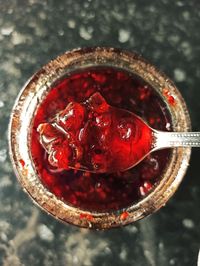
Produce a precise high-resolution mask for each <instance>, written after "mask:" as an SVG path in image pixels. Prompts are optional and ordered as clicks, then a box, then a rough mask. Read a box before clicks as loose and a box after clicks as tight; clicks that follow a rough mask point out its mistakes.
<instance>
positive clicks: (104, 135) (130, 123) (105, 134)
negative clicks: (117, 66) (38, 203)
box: [37, 92, 152, 173]
mask: <svg viewBox="0 0 200 266" xmlns="http://www.w3.org/2000/svg"><path fill="white" fill-rule="evenodd" d="M37 130H38V132H39V134H40V143H41V144H42V146H43V147H44V149H45V150H46V152H47V153H48V160H49V163H50V164H51V165H52V166H54V167H55V168H57V169H60V170H62V169H63V170H64V169H65V170H68V169H69V168H74V169H77V170H85V171H90V172H96V173H106V172H107V173H109V172H117V171H125V170H127V169H128V168H130V167H132V166H133V165H135V164H137V163H138V162H139V161H141V160H142V159H143V158H144V157H145V156H146V155H147V154H148V153H149V152H150V149H151V146H152V130H151V129H150V128H149V127H148V126H147V125H146V124H145V123H144V122H143V121H142V120H141V119H140V118H138V117H137V116H136V115H134V114H133V113H131V112H129V111H126V110H124V109H120V108H115V107H112V106H110V105H109V104H108V103H107V102H106V100H105V99H104V98H103V97H102V95H101V94H100V93H98V92H96V93H94V94H93V95H91V96H90V98H89V99H88V100H86V101H85V102H83V103H77V102H70V103H69V104H68V105H67V107H66V108H65V109H64V110H62V111H60V112H59V113H58V114H56V116H55V117H54V118H53V119H52V120H51V122H50V123H43V124H40V125H39V126H38V129H37Z"/></svg>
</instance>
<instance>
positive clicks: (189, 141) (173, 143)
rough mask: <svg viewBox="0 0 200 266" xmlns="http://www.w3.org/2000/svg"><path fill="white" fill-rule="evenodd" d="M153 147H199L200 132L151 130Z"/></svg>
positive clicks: (155, 148) (156, 148)
mask: <svg viewBox="0 0 200 266" xmlns="http://www.w3.org/2000/svg"><path fill="white" fill-rule="evenodd" d="M153 136H154V142H153V149H154V150H158V149H162V148H170V147H200V132H162V131H157V130H155V131H154V132H153Z"/></svg>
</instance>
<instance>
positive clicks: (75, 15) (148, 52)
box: [0, 0, 200, 266]
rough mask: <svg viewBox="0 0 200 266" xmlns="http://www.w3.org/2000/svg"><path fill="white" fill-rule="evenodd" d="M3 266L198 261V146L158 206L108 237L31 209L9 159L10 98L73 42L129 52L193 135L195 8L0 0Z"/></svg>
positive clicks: (199, 20) (199, 109) (199, 125)
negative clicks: (145, 65)
mask: <svg viewBox="0 0 200 266" xmlns="http://www.w3.org/2000/svg"><path fill="white" fill-rule="evenodd" d="M0 10H1V16H0V42H1V45H0V60H1V63H0V121H1V126H0V135H1V139H0V265H3V266H10V265H12V266H15V265H16V266H17V265H31V266H35V265H48V266H51V265H56V266H64V265H87V266H89V265H95V266H103V265H105V266H110V265H136V266H140V265H141V266H143V265H144V266H146V265H151V266H154V265H156V266H157V265H158V266H167V265H180V266H186V265H188V266H190V265H197V257H198V252H199V247H200V227H199V224H200V214H199V208H200V178H199V156H200V150H198V149H197V150H193V154H192V159H191V165H190V167H189V170H188V172H187V174H186V177H185V179H184V181H183V183H182V184H181V186H180V188H179V190H178V192H177V193H176V195H175V196H174V197H173V199H171V200H170V202H169V203H168V204H167V206H166V207H165V208H163V209H162V210H160V211H159V212H157V213H156V214H154V215H152V216H151V217H149V218H146V219H144V220H142V221H140V222H137V223H135V224H133V225H130V226H127V227H124V228H121V229H115V230H110V231H106V232H93V231H87V230H85V229H79V228H76V227H73V226H70V225H69V226H66V225H63V224H61V223H59V222H57V221H55V220H54V219H53V218H51V217H49V216H48V215H47V214H46V213H44V212H42V211H40V210H39V209H38V208H37V207H35V206H34V205H33V203H32V202H31V200H29V198H28V197H27V195H25V194H24V192H23V190H22V189H21V187H20V186H19V184H18V182H17V180H16V178H15V175H14V174H13V170H12V167H11V164H10V161H9V158H8V148H7V126H8V121H9V115H10V111H11V108H12V106H13V103H14V100H15V98H16V96H17V94H18V92H19V90H20V88H21V86H22V85H23V84H24V83H25V81H26V80H27V78H29V77H30V76H31V74H33V73H34V72H35V71H36V70H37V69H39V68H40V67H41V66H42V65H43V64H45V63H47V62H48V61H49V60H50V59H52V58H54V57H56V56H57V55H58V54H61V53H63V52H64V51H65V50H69V49H72V48H76V47H80V46H93V45H95V46H115V47H121V48H125V49H128V50H136V51H137V52H139V53H141V54H142V55H143V56H144V57H145V58H147V59H149V60H150V61H151V62H152V63H154V64H155V65H157V66H158V67H159V68H160V69H161V70H163V71H164V72H165V73H166V74H167V75H168V76H169V77H171V78H172V79H173V80H174V81H175V83H176V84H177V86H178V87H179V89H180V91H181V93H182V94H183V95H184V97H185V100H186V102H187V104H188V107H189V110H190V113H191V118H192V124H193V129H194V130H197V129H199V130H200V104H199V99H200V91H199V81H200V68H199V59H200V45H199V44H200V34H199V28H200V2H199V1H195V0H191V1H186V0H179V1H177V0H175V1H168V0H154V1H149V0H135V1H133V0H123V1H118V0H117V1H114V0H112V1H108V0H101V1H100V0H99V1H98V0H90V1H84V0H66V1H64V0H60V1H58V0H57V1H56V0H50V1H47V0H43V1H39V0H29V1H25V0H10V1H3V0H0Z"/></svg>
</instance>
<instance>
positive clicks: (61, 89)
mask: <svg viewBox="0 0 200 266" xmlns="http://www.w3.org/2000/svg"><path fill="white" fill-rule="evenodd" d="M96 93H98V94H99V93H100V95H101V96H102V98H103V99H105V103H106V105H105V106H104V107H106V106H107V104H109V105H110V106H112V107H116V108H122V109H125V110H127V111H130V112H133V113H135V114H137V115H138V116H140V117H142V118H143V119H144V120H145V121H146V122H147V123H148V124H149V125H150V126H151V127H153V128H155V129H159V130H164V131H166V130H171V124H170V123H171V120H170V115H169V112H168V110H167V108H166V104H165V103H164V102H163V101H162V99H161V97H160V96H159V95H158V94H157V93H156V92H155V91H154V90H153V89H152V88H151V87H150V86H149V85H148V84H146V83H145V82H144V81H142V80H140V79H138V78H137V77H136V76H134V75H132V74H131V73H128V72H125V71H123V70H120V69H116V68H111V67H96V68H87V69H84V70H81V71H80V72H76V73H71V74H70V75H69V76H67V77H65V78H63V79H62V80H61V81H59V82H58V83H57V84H56V85H55V86H54V87H53V88H52V89H51V90H50V91H49V93H48V94H47V96H46V98H45V99H44V100H43V102H42V104H40V106H39V107H38V110H37V112H36V115H35V118H34V120H33V128H32V132H31V147H30V148H31V154H32V158H33V160H34V163H35V167H36V169H37V171H38V173H39V176H40V178H41V181H42V183H43V184H44V185H45V186H46V187H47V189H48V190H49V191H51V192H52V193H54V194H55V195H56V196H57V197H58V198H60V199H62V200H64V201H65V202H67V203H68V204H70V205H72V206H75V207H78V208H82V209H85V210H88V211H89V210H90V211H92V210H93V211H100V212H101V211H110V210H117V209H121V208H125V207H128V206H129V205H131V204H133V202H137V201H138V200H140V199H141V198H143V197H145V196H146V195H147V194H148V193H149V192H150V191H151V189H152V188H153V186H154V184H155V183H156V182H157V181H159V177H160V176H161V174H162V172H163V171H164V169H165V167H166V165H167V162H168V158H169V156H170V152H169V150H162V151H159V152H155V153H152V154H150V155H148V157H147V158H146V159H145V160H144V161H142V162H141V163H139V164H138V165H137V166H136V167H133V168H132V169H130V170H127V171H124V172H120V171H118V172H115V173H95V174H93V173H92V174H91V173H89V172H87V171H85V172H83V171H78V170H70V169H67V167H65V166H66V165H68V163H69V161H68V159H69V158H71V157H70V156H72V155H71V151H70V149H68V150H67V149H62V148H63V143H64V141H66V140H64V137H63V134H62V133H60V135H59V133H58V132H57V130H56V131H54V128H53V129H52V127H51V130H48V127H49V126H51V125H52V123H54V122H55V119H56V117H58V114H60V116H61V117H60V118H61V119H60V118H59V119H58V120H59V123H60V125H61V123H64V124H62V127H65V126H66V127H71V129H72V131H73V132H76V131H77V132H78V131H79V135H80V136H78V137H79V138H80V139H81V141H83V142H84V141H86V144H88V143H89V142H90V141H91V139H92V136H93V134H91V133H92V131H91V130H89V131H88V132H84V130H82V131H81V132H80V130H79V129H80V128H82V127H81V126H82V124H81V126H80V121H82V122H83V121H84V119H85V109H84V108H82V107H83V105H82V104H81V103H84V102H86V101H87V100H88V99H89V98H90V97H91V96H93V95H96ZM98 94H97V95H98ZM71 102H72V103H75V104H77V105H76V107H77V108H75V109H76V111H77V117H79V119H76V120H75V121H74V120H73V119H72V121H70V120H65V119H64V116H65V115H66V114H67V112H69V109H68V110H66V108H72V106H71V107H69V106H70V103H71ZM95 113H96V112H95ZM62 118H63V119H62ZM96 118H97V119H96ZM91 119H92V121H95V123H97V124H99V126H100V129H101V130H99V131H98V132H97V134H100V133H102V132H104V131H105V128H106V127H105V128H104V126H105V125H107V126H108V124H109V118H108V117H106V116H105V117H101V115H98V116H95V119H93V118H91ZM86 120H87V119H86ZM86 120H85V121H86ZM67 121H69V123H68V124H67ZM59 123H58V124H59ZM41 124H43V125H45V127H46V128H45V127H41V126H40V125H41ZM122 124H123V123H122ZM127 125H128V124H127V123H126V126H125V124H123V125H121V128H120V126H119V129H121V131H120V132H121V134H122V135H121V137H123V136H124V137H126V136H127V134H129V133H128V132H130V130H129V129H128V128H127ZM129 126H130V125H129ZM129 126H128V127H129ZM38 127H39V128H40V130H41V132H42V130H43V131H45V132H46V133H45V134H47V132H48V134H49V135H48V134H47V135H48V136H47V137H49V138H55V136H57V138H58V142H57V144H58V145H60V146H59V149H60V151H61V152H58V154H57V155H56V156H57V157H56V159H57V160H56V161H55V160H51V159H54V158H49V157H50V152H48V147H47V146H48V145H47V146H46V149H45V148H44V145H43V146H42V145H41V143H40V134H41V132H38ZM103 128H104V129H103ZM40 130H39V131H40ZM86 131H87V130H86ZM105 134H106V133H105V132H104V135H105ZM84 136H85V137H84ZM76 137H77V136H76ZM80 139H79V140H80ZM95 139H96V138H95ZM98 139H99V138H98ZM59 141H60V142H59ZM97 144H98V145H99V143H97ZM67 145H68V143H67ZM78 146H79V147H80V150H79V151H77V154H79V155H76V156H82V155H81V154H82V151H81V146H82V147H84V146H83V145H78ZM100 146H101V147H99V148H101V149H102V145H100ZM108 146H109V144H107V147H108ZM113 147H114V146H113ZM90 148H91V150H90V154H91V152H93V153H92V156H91V159H92V160H93V163H94V165H95V164H97V165H98V164H100V163H104V162H105V161H106V160H105V158H103V159H102V156H100V155H103V153H102V152H101V151H100V150H101V149H98V148H97V147H95V149H92V147H90ZM65 153H67V154H65ZM84 153H85V152H84ZM59 156H60V157H59ZM63 157H64V158H67V161H64V160H60V159H62V158H63ZM76 158H77V157H76ZM22 159H23V158H22ZM84 160H85V159H84ZM58 161H59V165H56V163H55V162H58ZM76 162H78V160H76ZM62 163H63V164H64V165H60V164H62Z"/></svg>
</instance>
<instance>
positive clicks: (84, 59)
mask: <svg viewBox="0 0 200 266" xmlns="http://www.w3.org/2000/svg"><path fill="white" fill-rule="evenodd" d="M93 66H110V67H117V68H120V69H124V70H126V71H128V72H131V73H133V74H135V75H137V76H139V77H140V78H141V79H142V80H144V81H145V82H147V83H148V84H150V85H151V86H152V87H153V88H154V89H155V91H156V92H157V93H158V94H159V95H160V96H161V97H162V99H163V101H164V102H165V103H166V105H167V108H168V110H169V112H170V115H171V120H172V126H173V130H174V131H189V130H190V128H191V124H190V117H189V114H188V110H187V107H186V104H185V102H184V100H183V98H182V96H181V94H180V92H179V91H178V89H177V88H176V87H175V85H174V84H173V82H172V81H171V80H169V78H167V77H166V76H165V75H164V74H163V73H161V72H160V71H159V70H157V69H156V68H155V67H154V66H152V65H151V64H149V63H148V62H147V61H146V60H144V59H143V58H142V57H141V56H139V55H137V54H136V53H133V52H128V51H122V50H120V49H114V48H103V47H101V48H99V47H97V48H85V49H77V50H73V51H70V52H66V53H65V54H63V55H61V56H59V57H58V58H56V59H55V60H53V61H51V62H50V63H48V64H47V65H46V66H44V67H43V68H42V69H41V70H39V71H38V72H37V73H36V74H34V75H33V76H32V78H31V79H30V80H29V81H28V82H27V83H26V84H25V86H24V87H23V88H22V90H21V93H20V95H19V96H18V98H17V100H16V102H15V106H14V108H13V111H12V115H11V120H10V125H9V149H10V157H11V161H12V164H13V167H14V170H15V173H16V175H17V177H18V179H19V182H20V183H21V185H22V187H23V188H24V190H25V191H26V192H27V193H28V194H29V195H30V196H31V198H32V199H33V200H34V202H35V203H36V204H37V205H39V206H40V207H41V208H42V209H44V210H45V211H46V212H48V213H49V214H51V215H53V216H54V217H55V218H57V219H59V220H61V221H63V222H68V223H71V224H74V225H77V226H80V227H87V228H96V229H106V228H111V227H118V226H122V225H125V224H128V223H131V222H134V221H137V220H139V219H141V218H143V217H145V216H147V215H149V214H151V213H153V212H155V211H156V210H158V209H159V208H161V207H162V206H163V205H165V203H166V202H167V201H168V199H169V198H170V197H171V196H172V195H173V194H174V192H175V191H176V189H177V188H178V186H179V184H180V182H181V180H182V179H183V177H184V174H185V172H186V170H187V167H188V163H189V159H190V153H191V148H175V149H173V150H172V154H171V157H170V159H169V164H168V167H167V169H165V171H164V172H163V175H162V177H161V178H160V181H159V182H158V184H157V186H156V187H155V188H154V189H153V190H152V191H151V192H150V193H149V194H148V195H147V196H146V197H145V198H143V199H142V200H141V201H139V202H137V203H134V204H133V205H131V206H129V207H128V208H125V209H123V210H119V211H112V212H91V211H85V210H81V209H78V208H75V207H73V206H69V205H68V204H67V203H66V202H64V201H62V200H60V199H58V198H57V197H56V196H55V195H54V194H53V193H51V192H50V191H49V190H47V188H46V187H44V185H43V184H42V183H41V180H40V178H39V177H38V174H37V171H36V168H35V167H34V162H33V160H32V158H31V153H30V150H29V142H30V132H29V131H30V130H29V128H30V126H31V123H32V120H33V117H34V115H35V112H36V109H37V107H38V104H40V103H41V102H42V101H43V99H44V98H45V97H46V95H47V94H48V92H49V91H50V90H51V88H52V85H53V84H55V83H56V82H57V81H58V80H61V79H62V78H63V76H65V75H67V74H70V73H72V72H73V71H76V70H80V69H84V68H87V67H93ZM166 89H167V90H168V91H170V94H171V95H173V97H174V98H175V100H176V104H175V105H171V104H170V101H169V94H168V93H166ZM163 92H165V93H163ZM22 158H23V162H22ZM127 213H128V217H126V219H122V216H127V215H126V214H127ZM80 215H83V216H84V217H85V219H80Z"/></svg>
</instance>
